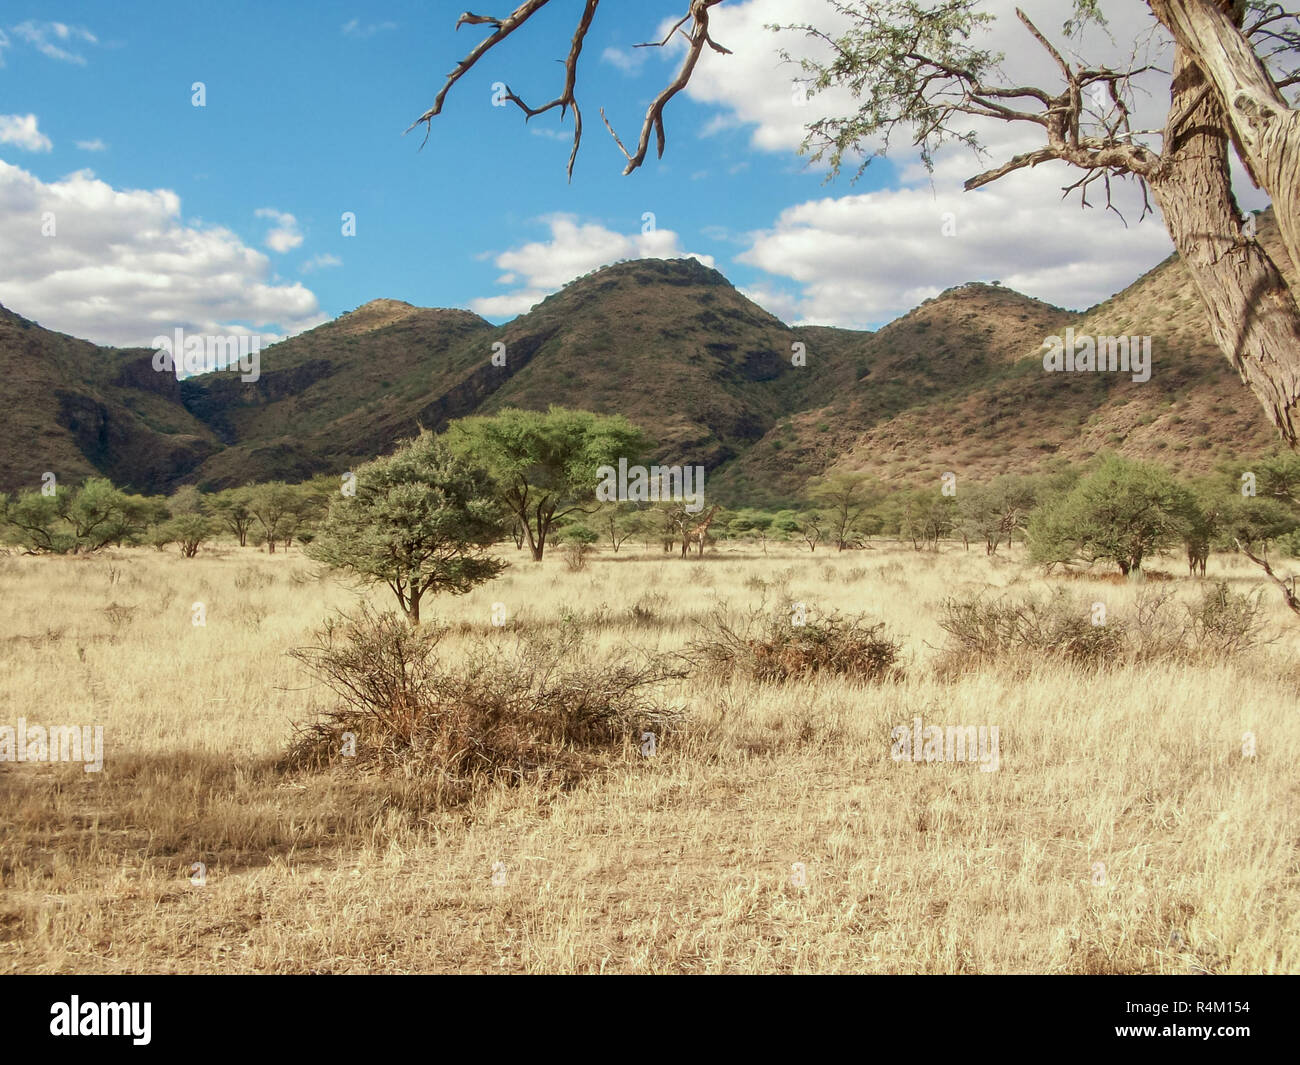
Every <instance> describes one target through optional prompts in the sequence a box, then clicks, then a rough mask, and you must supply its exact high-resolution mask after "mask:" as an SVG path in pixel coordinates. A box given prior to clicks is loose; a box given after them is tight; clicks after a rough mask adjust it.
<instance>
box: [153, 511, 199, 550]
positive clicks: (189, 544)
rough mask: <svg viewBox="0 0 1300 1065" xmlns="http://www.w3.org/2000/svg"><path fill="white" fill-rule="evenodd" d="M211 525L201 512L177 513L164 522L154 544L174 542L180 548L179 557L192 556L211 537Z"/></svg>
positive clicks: (162, 544) (161, 544)
mask: <svg viewBox="0 0 1300 1065" xmlns="http://www.w3.org/2000/svg"><path fill="white" fill-rule="evenodd" d="M212 534H213V526H212V521H211V519H209V518H205V517H204V516H203V515H202V514H196V513H193V512H191V513H185V514H177V515H176V516H175V517H174V518H171V519H170V520H169V521H167V522H165V523H164V524H163V525H162V526H161V527H160V528H159V529H158V532H157V534H156V536H155V539H154V544H155V546H158V547H162V546H164V545H166V544H175V545H176V546H177V547H179V548H180V552H181V557H183V558H193V557H194V556H195V555H197V554H198V553H199V547H200V546H202V545H203V544H204V543H205V542H206V541H208V540H211V539H212Z"/></svg>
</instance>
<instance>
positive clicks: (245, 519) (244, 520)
mask: <svg viewBox="0 0 1300 1065" xmlns="http://www.w3.org/2000/svg"><path fill="white" fill-rule="evenodd" d="M251 493H252V489H251V488H249V487H243V488H227V489H226V490H225V491H223V492H218V493H217V494H216V495H215V496H214V497H213V498H212V500H211V502H210V504H209V505H210V507H211V509H212V514H213V516H214V517H215V518H216V519H217V520H218V521H219V522H221V524H222V525H224V526H225V527H226V528H227V529H229V530H230V532H231V533H232V534H233V535H234V537H235V539H237V540H238V541H239V546H240V547H247V546H248V533H249V530H250V529H251V528H252V526H253V523H254V522H255V521H256V520H257V519H256V518H254V517H253V512H252V511H251V510H250V509H249V497H250V495H251Z"/></svg>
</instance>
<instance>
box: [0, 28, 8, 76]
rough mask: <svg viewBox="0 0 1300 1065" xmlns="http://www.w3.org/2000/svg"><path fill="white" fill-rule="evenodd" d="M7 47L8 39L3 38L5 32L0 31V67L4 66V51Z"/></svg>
mask: <svg viewBox="0 0 1300 1065" xmlns="http://www.w3.org/2000/svg"><path fill="white" fill-rule="evenodd" d="M8 47H9V38H8V37H6V36H5V31H4V30H0V67H2V66H4V65H5V49H6V48H8Z"/></svg>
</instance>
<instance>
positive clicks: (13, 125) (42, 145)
mask: <svg viewBox="0 0 1300 1065" xmlns="http://www.w3.org/2000/svg"><path fill="white" fill-rule="evenodd" d="M0 144H12V145H14V146H15V147H18V148H23V149H25V150H26V151H29V152H48V151H49V150H50V149H51V148H53V147H54V144H53V142H52V141H51V140H50V138H49V137H47V136H46V135H45V134H44V133H42V132H41V131H40V129H39V128H38V126H37V121H36V116H35V115H0Z"/></svg>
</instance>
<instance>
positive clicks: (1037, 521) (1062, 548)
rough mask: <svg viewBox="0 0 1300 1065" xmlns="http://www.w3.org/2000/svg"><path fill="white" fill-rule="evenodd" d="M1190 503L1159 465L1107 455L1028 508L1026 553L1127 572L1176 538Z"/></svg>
mask: <svg viewBox="0 0 1300 1065" xmlns="http://www.w3.org/2000/svg"><path fill="white" fill-rule="evenodd" d="M1194 508H1195V500H1194V498H1193V496H1192V493H1191V492H1190V491H1189V490H1188V489H1187V488H1185V487H1183V486H1182V485H1180V484H1179V483H1178V482H1177V481H1175V480H1174V478H1173V476H1172V475H1171V474H1169V473H1168V471H1166V470H1165V469H1163V468H1162V467H1160V466H1155V465H1152V464H1150V463H1143V462H1130V461H1128V460H1126V459H1121V458H1118V457H1115V456H1108V457H1106V458H1104V459H1102V460H1101V462H1100V463H1099V465H1098V467H1097V469H1096V470H1095V471H1094V472H1092V473H1091V474H1089V475H1088V476H1087V477H1085V478H1084V479H1083V480H1081V481H1080V482H1079V483H1078V484H1077V485H1075V487H1074V488H1073V489H1071V490H1070V492H1068V493H1067V494H1065V495H1064V496H1061V497H1058V498H1057V499H1055V500H1054V501H1052V502H1050V503H1048V504H1046V505H1045V506H1043V507H1040V508H1039V509H1038V510H1037V511H1036V512H1035V513H1034V515H1033V517H1032V518H1031V519H1030V521H1029V542H1030V558H1031V559H1032V560H1033V561H1036V562H1043V563H1047V564H1052V563H1057V562H1068V561H1070V560H1072V559H1075V558H1080V559H1083V560H1084V561H1087V562H1096V561H1109V562H1114V563H1115V564H1116V565H1117V566H1118V567H1119V570H1120V572H1121V573H1124V574H1128V573H1131V572H1133V571H1136V570H1140V569H1141V568H1142V560H1143V559H1144V558H1146V557H1148V556H1149V555H1150V554H1151V553H1152V552H1154V551H1157V550H1159V549H1160V548H1162V547H1165V546H1168V545H1169V544H1170V543H1172V542H1174V541H1175V540H1177V539H1178V538H1179V537H1181V536H1182V535H1183V533H1184V531H1185V530H1186V529H1187V528H1188V527H1189V524H1191V523H1192V522H1193V521H1194V520H1195V519H1194V515H1195V510H1194Z"/></svg>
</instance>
